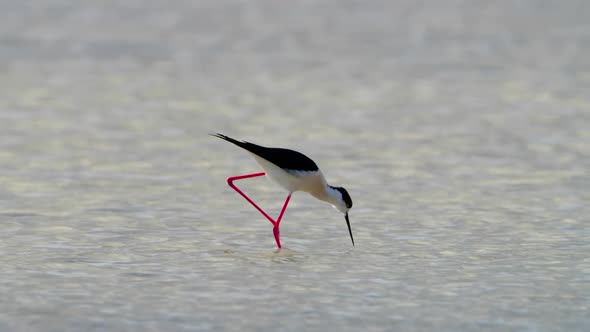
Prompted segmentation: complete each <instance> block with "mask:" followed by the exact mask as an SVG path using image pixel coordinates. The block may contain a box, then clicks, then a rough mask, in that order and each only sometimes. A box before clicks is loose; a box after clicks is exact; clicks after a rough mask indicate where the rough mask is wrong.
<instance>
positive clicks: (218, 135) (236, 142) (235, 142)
mask: <svg viewBox="0 0 590 332" xmlns="http://www.w3.org/2000/svg"><path fill="white" fill-rule="evenodd" d="M209 135H211V136H213V137H217V138H221V139H222V140H226V141H228V142H230V143H233V144H235V145H237V146H239V147H241V148H242V149H246V145H247V144H248V143H247V142H240V141H238V140H235V139H233V138H231V137H229V136H225V135H223V134H220V133H216V134H209Z"/></svg>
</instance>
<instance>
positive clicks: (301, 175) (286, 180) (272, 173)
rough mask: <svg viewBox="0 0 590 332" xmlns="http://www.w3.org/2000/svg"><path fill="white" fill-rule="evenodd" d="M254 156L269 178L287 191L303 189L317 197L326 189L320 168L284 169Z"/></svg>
mask: <svg viewBox="0 0 590 332" xmlns="http://www.w3.org/2000/svg"><path fill="white" fill-rule="evenodd" d="M254 158H255V159H256V162H258V164H259V165H260V166H262V169H264V171H265V172H266V176H268V178H269V179H271V180H272V181H274V182H276V183H277V184H279V185H280V186H281V187H283V188H284V189H286V190H287V191H289V192H295V191H305V192H308V193H310V194H311V195H313V196H316V197H318V196H321V195H322V194H323V193H325V191H326V180H325V178H324V175H323V174H322V172H321V171H320V170H317V171H296V170H284V169H282V168H280V167H278V166H277V165H275V164H273V163H271V162H269V161H268V160H266V159H262V158H260V157H258V156H256V155H254Z"/></svg>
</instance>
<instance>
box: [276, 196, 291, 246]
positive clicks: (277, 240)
mask: <svg viewBox="0 0 590 332" xmlns="http://www.w3.org/2000/svg"><path fill="white" fill-rule="evenodd" d="M289 200H291V194H289V196H287V199H286V200H285V203H283V208H282V209H281V214H279V218H278V219H277V221H276V223H275V224H274V227H273V228H272V232H273V234H274V235H275V241H276V242H277V246H278V247H279V249H280V248H281V239H280V235H281V231H280V230H279V224H280V223H281V219H283V214H285V210H287V205H289Z"/></svg>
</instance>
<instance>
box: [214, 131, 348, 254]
mask: <svg viewBox="0 0 590 332" xmlns="http://www.w3.org/2000/svg"><path fill="white" fill-rule="evenodd" d="M209 135H211V136H213V137H217V138H221V139H222V140H225V141H227V142H230V143H232V144H234V145H236V146H238V147H240V148H242V149H244V150H246V151H247V152H249V153H250V154H251V155H252V156H253V157H254V159H255V160H256V162H257V163H258V164H259V165H260V167H262V169H263V170H264V172H262V173H254V174H247V175H240V176H232V177H229V178H228V179H227V183H228V185H229V186H230V187H232V188H233V189H234V190H236V191H237V192H238V193H239V194H240V195H242V196H243V197H244V198H245V199H246V200H247V201H248V202H250V204H252V205H253V206H254V207H255V208H256V209H257V210H258V211H259V212H260V213H262V214H263V215H264V216H265V217H266V218H267V219H268V220H269V221H270V222H271V223H272V224H273V226H274V227H273V233H274V236H275V241H276V243H277V246H278V247H279V249H280V248H281V242H280V238H279V234H280V231H279V224H280V221H281V219H282V217H283V214H284V213H285V210H286V208H287V205H288V204H289V200H290V199H291V195H292V194H293V193H294V192H297V191H302V192H307V193H309V194H310V195H311V196H313V197H315V198H317V199H319V200H320V201H324V202H327V203H329V204H331V205H332V206H333V207H334V208H335V209H336V210H338V211H340V212H341V213H343V214H344V219H345V220H346V225H347V226H348V233H349V234H350V239H351V241H352V245H353V246H354V238H353V236H352V230H351V228H350V219H349V218H348V211H349V210H350V209H351V208H352V199H351V198H350V195H349V194H348V191H346V189H344V188H343V187H335V186H331V185H329V184H328V182H327V181H326V178H325V176H324V174H323V173H322V171H321V170H320V169H319V167H318V166H317V164H316V163H315V162H314V161H313V160H312V159H310V158H309V157H307V156H306V155H304V154H303V153H301V152H297V151H294V150H290V149H284V148H274V147H266V146H261V145H257V144H254V143H250V142H247V141H238V140H236V139H233V138H231V137H228V136H226V135H223V134H220V133H216V134H209ZM263 175H266V176H267V177H268V178H269V179H270V180H271V181H273V182H274V183H276V184H278V185H279V186H280V187H282V188H283V189H285V190H286V191H287V192H288V196H287V199H286V200H285V203H284V204H283V208H282V209H281V213H280V215H279V217H278V218H277V220H274V219H273V218H271V217H270V216H269V215H268V214H267V213H266V212H264V210H262V209H261V208H260V207H259V206H258V205H256V203H254V202H253V201H252V200H251V199H250V198H249V197H248V196H247V195H246V194H244V193H243V192H242V191H241V190H240V189H238V188H237V187H236V186H235V185H234V184H233V181H234V180H241V179H245V178H251V177H256V176H263Z"/></svg>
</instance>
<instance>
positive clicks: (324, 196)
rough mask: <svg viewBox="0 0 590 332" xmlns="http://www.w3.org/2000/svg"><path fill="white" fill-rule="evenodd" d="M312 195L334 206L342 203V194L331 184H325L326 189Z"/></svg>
mask: <svg viewBox="0 0 590 332" xmlns="http://www.w3.org/2000/svg"><path fill="white" fill-rule="evenodd" d="M311 195H312V196H313V197H315V198H317V199H319V200H321V201H324V202H328V203H330V204H332V205H338V204H339V203H340V202H341V201H342V194H340V192H339V191H338V190H336V189H334V188H332V187H330V185H329V184H327V183H325V188H324V190H323V191H321V192H317V193H311Z"/></svg>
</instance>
